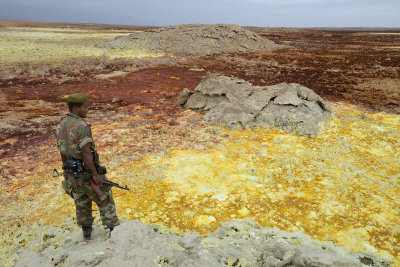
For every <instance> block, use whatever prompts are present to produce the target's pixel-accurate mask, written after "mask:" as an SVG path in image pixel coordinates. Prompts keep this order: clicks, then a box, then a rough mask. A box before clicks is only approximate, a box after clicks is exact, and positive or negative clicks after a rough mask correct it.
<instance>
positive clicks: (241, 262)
mask: <svg viewBox="0 0 400 267" xmlns="http://www.w3.org/2000/svg"><path fill="white" fill-rule="evenodd" d="M53 230H54V229H53ZM95 230H96V229H95ZM58 232H59V231H58ZM97 232H99V231H97ZM104 236H105V235H104ZM80 239H81V237H80V235H79V234H78V233H76V232H75V233H71V234H70V235H66V236H65V237H64V238H61V239H57V240H58V241H54V242H58V244H57V246H53V248H45V249H43V250H42V251H41V252H38V251H33V250H29V249H26V248H25V249H21V250H20V251H19V252H18V254H19V260H18V262H17V264H16V266H33V265H34V266H199V267H200V266H262V267H264V266H265V267H267V266H268V267H277V266H282V267H283V266H294V267H302V266H318V267H320V266H368V265H369V266H389V264H390V262H388V261H386V260H384V259H382V258H380V257H378V256H377V255H373V254H368V253H364V252H359V253H353V252H350V251H348V250H346V249H343V248H339V247H336V246H334V245H333V244H331V243H326V242H319V241H314V240H312V239H311V238H310V237H309V236H307V235H305V234H303V233H300V232H296V233H288V232H284V231H281V230H279V229H277V228H268V227H266V228H262V227H260V226H259V225H258V224H257V223H255V222H253V221H252V220H249V219H245V220H234V221H229V222H224V223H221V225H220V227H219V228H218V229H216V230H215V231H214V232H212V233H210V234H208V235H207V236H206V237H204V238H201V237H200V234H199V233H197V232H191V233H185V234H184V235H179V234H176V233H173V232H170V231H168V230H165V229H161V228H159V227H158V226H155V225H151V224H144V223H142V222H139V221H128V222H125V223H122V224H121V225H120V226H118V227H116V228H115V230H114V231H113V232H112V236H111V238H110V239H108V240H107V239H106V238H105V237H101V236H100V235H99V234H96V235H95V238H94V240H91V241H81V240H80ZM38 242H40V241H38Z"/></svg>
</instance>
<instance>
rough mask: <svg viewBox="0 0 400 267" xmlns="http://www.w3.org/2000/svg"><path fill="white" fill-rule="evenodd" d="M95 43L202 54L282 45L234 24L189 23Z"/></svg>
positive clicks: (248, 50) (250, 50)
mask: <svg viewBox="0 0 400 267" xmlns="http://www.w3.org/2000/svg"><path fill="white" fill-rule="evenodd" d="M98 47H112V48H120V49H124V48H129V49H134V50H139V51H143V52H149V53H155V52H156V53H168V54H175V55H205V54H213V53H220V52H228V53H234V52H252V51H260V50H272V49H277V48H282V47H284V46H282V45H277V44H275V43H274V42H272V41H270V40H268V39H266V38H263V37H261V36H260V35H258V34H256V33H254V32H252V31H249V30H246V29H244V28H242V27H240V26H237V25H228V24H217V25H213V24H211V25H209V24H189V25H179V26H175V27H166V28H160V29H154V30H147V31H143V32H135V33H133V34H131V35H129V36H119V37H116V38H114V39H112V40H109V41H107V42H105V43H102V44H99V45H98Z"/></svg>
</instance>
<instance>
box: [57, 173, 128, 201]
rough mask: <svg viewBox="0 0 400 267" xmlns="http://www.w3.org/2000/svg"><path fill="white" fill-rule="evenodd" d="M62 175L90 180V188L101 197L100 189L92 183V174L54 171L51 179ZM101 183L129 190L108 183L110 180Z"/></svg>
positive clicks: (126, 188) (104, 179)
mask: <svg viewBox="0 0 400 267" xmlns="http://www.w3.org/2000/svg"><path fill="white" fill-rule="evenodd" d="M64 174H68V175H72V176H74V177H77V178H81V179H86V180H88V179H90V180H91V181H90V184H91V185H92V188H93V190H94V192H95V193H96V194H97V195H98V196H99V197H102V196H103V194H104V193H103V192H102V191H101V189H100V188H99V185H98V184H96V183H95V182H94V181H93V179H92V177H93V176H92V174H91V173H81V172H71V173H70V172H63V173H59V172H58V171H57V169H54V170H53V175H52V176H53V178H56V177H58V176H61V175H64ZM102 183H103V184H105V185H109V186H115V187H118V188H120V189H124V190H129V188H128V186H127V185H125V187H122V186H120V185H119V184H117V183H114V182H113V181H110V180H108V179H106V178H103V180H102Z"/></svg>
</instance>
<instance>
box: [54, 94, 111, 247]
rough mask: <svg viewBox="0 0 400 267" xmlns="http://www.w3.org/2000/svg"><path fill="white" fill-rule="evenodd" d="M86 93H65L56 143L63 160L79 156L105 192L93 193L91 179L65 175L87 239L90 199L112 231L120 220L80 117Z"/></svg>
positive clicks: (87, 127)
mask: <svg viewBox="0 0 400 267" xmlns="http://www.w3.org/2000/svg"><path fill="white" fill-rule="evenodd" d="M88 98H89V96H88V95H84V94H71V95H69V96H68V108H69V111H70V113H69V114H68V115H67V118H65V119H64V120H63V121H62V122H61V123H60V124H59V125H58V126H57V129H56V140H57V147H58V149H59V150H60V154H61V160H62V162H63V164H64V163H65V162H66V161H67V159H71V158H73V159H75V160H81V161H83V163H84V166H85V167H86V169H88V170H90V173H91V174H92V176H93V182H94V183H95V184H96V185H98V186H99V187H100V189H101V191H102V192H103V193H104V194H103V195H102V196H101V197H100V196H99V195H98V194H96V193H95V191H94V190H93V188H92V185H91V181H89V180H87V179H86V180H82V179H80V178H77V177H74V176H73V175H67V174H65V175H64V178H65V179H64V181H63V183H62V184H63V187H64V189H65V192H66V193H67V194H68V195H70V196H71V197H72V198H73V199H74V201H75V205H76V218H77V222H78V225H79V226H80V227H82V232H83V238H84V239H85V240H89V239H90V238H91V233H92V230H93V229H92V224H93V216H92V201H94V202H95V203H96V204H97V206H98V207H99V210H100V217H101V220H102V222H103V224H104V225H105V226H106V227H107V228H108V229H109V230H110V233H111V231H112V230H113V229H114V227H115V226H116V225H118V224H119V221H118V217H117V215H116V210H115V202H114V199H113V197H112V193H111V187H110V186H107V185H104V184H102V179H103V178H104V175H102V174H101V173H102V172H101V170H100V169H99V168H100V165H99V162H98V154H97V152H95V150H94V149H95V145H94V141H93V137H92V131H91V129H90V125H89V124H88V123H87V122H85V121H84V120H83V118H86V113H87V111H88Z"/></svg>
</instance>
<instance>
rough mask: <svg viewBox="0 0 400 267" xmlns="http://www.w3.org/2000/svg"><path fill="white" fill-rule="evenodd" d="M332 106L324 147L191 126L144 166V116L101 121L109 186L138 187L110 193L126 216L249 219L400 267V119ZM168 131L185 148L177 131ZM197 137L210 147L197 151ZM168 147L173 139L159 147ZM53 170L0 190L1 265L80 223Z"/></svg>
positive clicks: (276, 133) (182, 220)
mask: <svg viewBox="0 0 400 267" xmlns="http://www.w3.org/2000/svg"><path fill="white" fill-rule="evenodd" d="M330 104H331V105H332V107H333V109H334V111H335V117H334V118H333V119H332V121H331V123H330V126H329V128H327V129H326V130H325V131H323V132H322V133H321V134H319V135H318V136H317V137H316V138H309V137H301V136H297V135H294V134H290V133H287V132H284V131H281V130H274V129H247V130H227V129H225V128H223V127H217V128H218V129H219V132H216V131H215V129H216V128H213V130H212V131H208V130H204V131H203V130H202V129H200V128H199V129H189V130H188V131H189V133H188V134H185V136H186V137H185V138H187V144H185V142H186V141H179V144H177V143H178V141H177V142H176V143H174V142H175V141H171V143H169V144H170V145H169V149H171V152H170V153H165V152H164V153H154V154H150V153H147V154H146V155H140V156H141V157H138V156H137V155H134V154H132V153H131V152H130V151H128V150H127V149H126V147H128V146H129V145H131V144H134V143H146V142H150V143H151V142H154V141H151V140H152V139H151V133H150V132H146V131H143V132H144V133H145V135H148V136H147V137H148V138H149V139H147V140H144V138H145V136H141V137H140V136H138V135H137V134H138V130H137V129H135V130H132V131H131V130H130V129H129V127H128V125H130V124H129V123H131V122H130V121H132V120H135V119H137V118H124V120H123V121H122V122H118V123H112V124H110V123H108V124H97V125H96V124H94V126H93V132H94V138H95V139H96V140H97V146H98V147H99V148H101V151H100V153H101V155H102V158H103V162H104V164H106V165H107V166H108V168H109V170H110V173H109V175H108V178H109V179H111V180H114V181H116V182H120V183H122V184H125V183H126V184H127V185H128V186H129V187H131V188H132V190H131V191H129V192H126V191H123V190H117V189H114V190H113V194H114V197H115V201H116V204H117V209H118V213H119V216H120V217H121V219H122V220H128V219H139V220H141V221H143V222H152V223H157V224H159V225H163V226H165V227H168V228H170V229H172V230H174V231H177V232H181V233H182V232H185V231H199V232H201V233H202V234H207V233H208V232H210V231H213V230H214V229H216V228H217V226H218V224H219V223H220V222H223V221H228V220H232V219H235V218H251V219H253V220H254V221H256V222H258V223H260V224H261V225H263V226H269V227H278V228H280V229H282V230H286V231H301V232H304V233H305V234H308V235H310V236H311V237H312V238H315V239H318V240H322V241H332V242H334V243H335V244H336V245H338V246H343V247H346V248H348V249H350V250H354V251H376V252H377V253H378V254H380V255H381V256H383V257H387V258H392V259H394V260H396V263H397V264H400V261H399V256H400V248H399V245H398V244H399V243H400V221H399V218H400V185H399V178H400V157H399V153H400V151H399V146H398V144H399V141H400V126H399V125H400V116H399V115H390V114H386V113H367V112H366V113H365V114H363V113H362V111H360V110H359V109H358V108H357V107H355V106H351V105H348V104H344V103H330ZM179 127H183V126H177V127H175V128H173V129H174V131H178V130H177V129H179ZM171 129H172V128H171ZM182 129H183V128H182ZM165 131H166V132H167V135H168V136H169V138H170V139H171V140H174V139H176V140H178V138H177V136H178V134H171V133H169V134H168V131H169V130H168V129H166V130H165ZM171 131H172V130H171ZM115 133H118V134H115ZM215 135H219V136H221V137H223V139H222V141H221V142H219V143H217V144H210V145H208V146H207V145H206V144H207V142H206V140H211V138H213V137H214V136H215ZM194 136H196V138H198V139H195V138H194ZM147 137H146V138H147ZM190 138H192V139H190ZM189 139H190V140H189ZM196 140H198V141H197V142H198V143H200V142H201V143H202V144H204V147H203V146H202V147H201V148H200V149H195V146H193V145H192V144H193V143H196ZM162 142H167V140H163V141H160V144H159V145H160V146H161V145H162ZM106 144H107V147H105V145H106ZM182 144H183V145H182ZM52 146H54V141H53V140H49V141H47V142H46V143H45V144H43V151H42V152H40V154H41V155H42V157H46V153H47V152H46V151H47V150H55V147H52ZM185 146H186V147H187V149H185ZM46 149H47V150H46ZM54 155H56V154H54ZM20 162H28V160H26V159H20ZM45 163H46V165H44V163H43V164H42V165H39V166H38V167H37V168H35V169H33V170H31V171H26V170H24V169H23V168H21V169H20V170H19V172H20V173H19V174H18V177H19V179H14V180H13V181H12V182H11V183H9V184H4V185H3V186H2V187H3V188H4V189H5V192H6V193H5V196H4V197H3V202H4V203H5V204H4V205H3V207H1V209H2V210H4V212H3V211H2V214H6V215H5V217H4V218H5V219H2V226H1V227H2V230H1V231H2V235H1V239H2V240H1V244H2V245H3V248H5V256H4V257H3V258H2V259H1V263H0V265H3V263H4V264H7V263H10V262H12V260H13V259H15V257H16V256H15V254H14V253H13V251H12V249H13V248H15V246H17V245H21V246H23V245H25V244H26V242H27V240H29V238H32V237H33V236H34V234H33V233H34V230H32V229H33V228H32V229H31V227H28V228H24V229H25V231H26V232H23V231H22V230H21V229H23V226H24V225H25V226H30V225H35V223H38V222H40V221H42V222H43V223H44V224H47V225H58V226H60V225H61V226H62V225H63V224H64V221H65V219H66V218H68V217H73V216H74V215H73V213H74V207H73V202H72V200H71V199H69V198H68V197H67V196H66V195H65V194H63V193H62V190H61V188H60V185H59V182H60V179H58V180H54V179H52V178H49V174H48V173H46V172H49V171H50V170H51V168H52V167H53V166H58V165H59V163H58V159H57V158H56V157H53V158H52V159H49V160H48V161H47V162H45ZM4 164H11V160H10V161H9V162H8V163H7V162H6V163H4ZM18 216H19V218H21V220H20V224H21V226H20V227H18V226H16V221H17V220H18ZM97 216H98V214H97ZM97 223H98V222H97ZM10 225H12V226H10ZM21 232H22V233H21Z"/></svg>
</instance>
